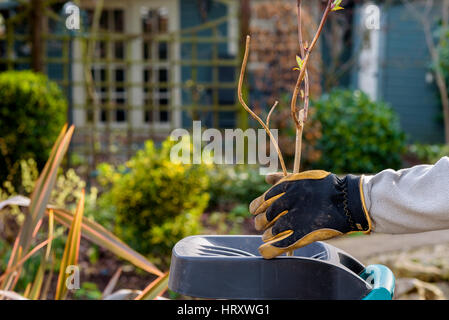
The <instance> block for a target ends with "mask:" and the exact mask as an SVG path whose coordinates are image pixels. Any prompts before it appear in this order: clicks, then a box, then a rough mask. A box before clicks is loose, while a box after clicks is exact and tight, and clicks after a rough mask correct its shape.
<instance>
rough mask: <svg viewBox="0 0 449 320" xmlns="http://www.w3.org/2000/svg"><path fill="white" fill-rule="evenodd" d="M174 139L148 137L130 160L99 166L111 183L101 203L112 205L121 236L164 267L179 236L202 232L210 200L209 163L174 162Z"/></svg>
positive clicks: (104, 180)
mask: <svg viewBox="0 0 449 320" xmlns="http://www.w3.org/2000/svg"><path fill="white" fill-rule="evenodd" d="M173 144H174V143H173V142H170V141H169V140H166V141H165V142H164V143H163V144H162V147H161V148H156V147H155V146H154V143H153V142H152V141H147V142H146V143H145V147H144V149H142V150H140V151H138V152H137V154H136V155H135V156H134V157H133V158H132V159H131V160H130V161H128V162H127V163H126V165H122V166H119V167H118V168H114V167H112V166H111V165H109V164H103V165H101V166H100V167H99V171H100V175H99V181H100V182H101V183H102V184H103V185H107V184H110V190H109V191H107V192H106V193H104V194H103V195H102V196H101V197H100V202H101V203H102V204H103V205H107V204H109V205H110V206H111V207H110V210H112V212H113V216H114V218H115V230H116V233H117V235H118V236H119V237H120V238H121V239H123V240H124V241H125V242H126V243H128V244H129V245H130V246H131V247H133V248H134V249H137V250H138V251H139V252H141V253H143V254H147V255H148V256H149V257H151V258H152V259H153V261H155V262H156V263H158V264H160V265H162V266H165V265H166V264H167V263H168V261H169V258H170V255H171V250H172V247H173V246H174V244H175V243H176V242H177V241H179V240H180V239H181V238H183V237H185V236H188V235H192V234H196V233H198V232H199V231H200V216H201V214H202V213H203V211H204V209H205V208H206V207H207V204H208V200H209V193H208V187H209V177H208V175H207V166H206V165H185V164H175V163H173V162H171V161H170V149H171V146H172V145H173Z"/></svg>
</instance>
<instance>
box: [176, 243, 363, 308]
mask: <svg viewBox="0 0 449 320" xmlns="http://www.w3.org/2000/svg"><path fill="white" fill-rule="evenodd" d="M262 243H263V242H262V238H261V237H260V236H192V237H187V238H185V239H183V240H181V241H179V242H178V243H177V244H176V245H175V247H174V248H173V252H172V260H171V267H170V277H169V284H168V286H169V288H170V289H171V290H173V291H175V292H178V293H180V294H183V295H187V296H192V297H200V298H212V299H362V298H364V297H365V296H366V295H367V294H368V293H369V292H370V291H371V290H372V288H371V286H370V285H369V284H368V282H366V281H365V280H364V279H363V278H362V277H360V274H361V273H362V272H363V270H364V269H365V267H364V266H363V265H362V264H361V263H360V262H358V261H357V260H356V259H354V258H353V257H351V256H350V255H348V254H347V253H345V252H343V251H342V250H340V249H338V248H336V247H334V246H331V245H329V244H326V243H324V242H315V243H312V244H310V245H308V246H306V247H303V248H300V249H297V250H295V251H294V255H293V256H290V257H289V256H280V257H277V258H275V259H271V260H266V259H264V258H262V257H261V256H260V254H259V251H258V247H259V246H260V245H261V244H262Z"/></svg>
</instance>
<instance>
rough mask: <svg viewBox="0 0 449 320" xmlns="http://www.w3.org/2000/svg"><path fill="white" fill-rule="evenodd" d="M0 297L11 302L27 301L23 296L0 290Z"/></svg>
mask: <svg viewBox="0 0 449 320" xmlns="http://www.w3.org/2000/svg"><path fill="white" fill-rule="evenodd" d="M0 297H5V298H8V299H11V300H28V299H27V298H25V297H24V296H21V295H20V294H18V293H15V292H14V291H5V290H0Z"/></svg>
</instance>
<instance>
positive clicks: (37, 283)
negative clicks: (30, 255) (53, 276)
mask: <svg viewBox="0 0 449 320" xmlns="http://www.w3.org/2000/svg"><path fill="white" fill-rule="evenodd" d="M47 248H48V247H47ZM44 259H45V258H44V256H42V259H41V263H40V264H39V268H38V269H37V272H36V276H35V277H34V281H33V285H32V287H31V290H30V293H29V295H26V298H28V299H31V300H38V299H39V296H40V293H41V289H42V284H43V282H44V275H45V268H46V266H47V264H46V262H45V260H44Z"/></svg>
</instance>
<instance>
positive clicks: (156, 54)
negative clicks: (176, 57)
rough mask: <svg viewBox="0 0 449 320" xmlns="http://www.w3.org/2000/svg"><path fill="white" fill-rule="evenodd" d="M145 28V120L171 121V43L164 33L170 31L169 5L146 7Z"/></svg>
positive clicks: (154, 121)
mask: <svg viewBox="0 0 449 320" xmlns="http://www.w3.org/2000/svg"><path fill="white" fill-rule="evenodd" d="M141 12H142V16H141V20H142V31H143V33H144V35H145V38H144V42H143V48H142V50H143V58H144V60H145V62H150V63H147V64H145V65H146V67H145V68H144V69H143V78H144V105H145V107H144V121H145V123H149V124H152V123H156V122H157V123H168V122H170V118H171V112H170V110H169V108H170V104H171V103H172V102H171V101H170V96H171V86H170V81H171V82H173V79H171V75H170V62H169V60H170V57H171V48H170V42H168V40H167V38H164V35H167V33H168V23H169V20H168V19H169V17H168V10H167V8H165V7H160V8H152V9H146V8H145V9H143V10H142V11H141Z"/></svg>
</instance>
